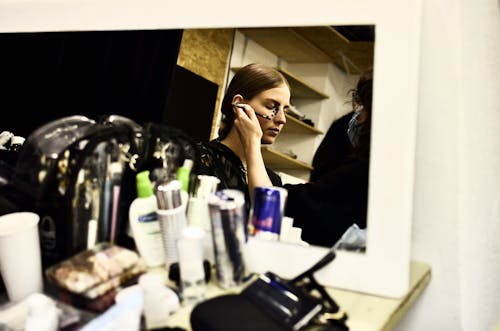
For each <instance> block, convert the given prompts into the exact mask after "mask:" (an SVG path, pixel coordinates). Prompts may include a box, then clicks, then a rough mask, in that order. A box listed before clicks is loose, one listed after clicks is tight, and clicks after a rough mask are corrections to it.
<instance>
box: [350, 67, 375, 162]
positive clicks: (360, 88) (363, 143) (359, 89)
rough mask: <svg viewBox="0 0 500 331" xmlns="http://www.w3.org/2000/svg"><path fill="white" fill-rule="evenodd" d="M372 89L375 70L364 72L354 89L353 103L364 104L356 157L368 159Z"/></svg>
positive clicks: (355, 152) (355, 150)
mask: <svg viewBox="0 0 500 331" xmlns="http://www.w3.org/2000/svg"><path fill="white" fill-rule="evenodd" d="M372 91H373V70H371V69H370V70H368V71H366V72H365V73H363V74H362V75H361V76H360V77H359V80H358V83H357V85H356V89H355V90H353V91H352V92H353V100H352V102H353V105H354V106H356V105H361V106H363V110H362V113H363V116H362V118H363V121H362V123H360V124H361V125H362V127H361V130H360V132H359V136H358V142H359V143H358V145H357V147H356V148H355V149H354V157H356V158H359V159H364V160H368V159H369V158H370V136H371V123H372Z"/></svg>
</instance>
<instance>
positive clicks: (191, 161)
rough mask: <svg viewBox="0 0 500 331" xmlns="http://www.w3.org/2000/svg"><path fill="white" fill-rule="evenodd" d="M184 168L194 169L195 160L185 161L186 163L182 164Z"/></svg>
mask: <svg viewBox="0 0 500 331" xmlns="http://www.w3.org/2000/svg"><path fill="white" fill-rule="evenodd" d="M182 166H183V167H184V168H187V169H189V170H191V169H193V160H191V159H185V160H184V163H183V164H182Z"/></svg>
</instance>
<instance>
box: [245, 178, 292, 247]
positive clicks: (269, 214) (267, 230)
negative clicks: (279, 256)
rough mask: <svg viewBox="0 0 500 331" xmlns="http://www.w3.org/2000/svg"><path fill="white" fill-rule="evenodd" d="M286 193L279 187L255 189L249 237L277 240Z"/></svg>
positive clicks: (258, 187) (259, 187)
mask: <svg viewBox="0 0 500 331" xmlns="http://www.w3.org/2000/svg"><path fill="white" fill-rule="evenodd" d="M287 193H288V192H287V191H286V190H285V189H284V188H281V187H275V186H271V187H265V186H257V187H255V189H254V198H253V207H252V213H251V216H250V220H251V221H250V225H249V232H250V235H253V236H256V237H261V238H264V239H271V240H278V238H279V234H280V230H281V219H282V218H283V212H284V210H285V202H286V198H287Z"/></svg>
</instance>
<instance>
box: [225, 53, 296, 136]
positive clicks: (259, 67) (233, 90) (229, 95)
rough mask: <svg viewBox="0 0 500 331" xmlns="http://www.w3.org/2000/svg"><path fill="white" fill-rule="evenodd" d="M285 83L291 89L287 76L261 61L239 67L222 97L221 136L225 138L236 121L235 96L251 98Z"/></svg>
mask: <svg viewBox="0 0 500 331" xmlns="http://www.w3.org/2000/svg"><path fill="white" fill-rule="evenodd" d="M282 84H285V85H286V86H288V88H289V89H290V85H289V84H288V81H287V80H286V78H285V77H284V76H283V75H282V74H281V73H280V72H279V71H278V70H276V69H274V68H271V67H268V66H265V65H263V64H259V63H251V64H248V65H246V66H244V67H243V68H241V69H239V70H238V71H237V72H236V74H235V75H234V77H233V79H231V82H230V83H229V86H228V88H227V90H226V94H225V95H224V99H222V104H221V112H222V119H221V125H220V129H219V138H220V139H224V138H225V137H226V136H227V134H228V133H229V131H230V130H231V128H232V127H233V122H234V111H233V106H232V100H233V97H234V96H235V95H236V94H241V95H242V96H243V98H245V99H246V100H250V99H252V98H253V97H255V96H256V95H257V94H259V93H261V92H262V91H266V90H269V89H272V88H275V87H278V86H280V85H282Z"/></svg>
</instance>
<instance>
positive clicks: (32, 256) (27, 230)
mask: <svg viewBox="0 0 500 331" xmlns="http://www.w3.org/2000/svg"><path fill="white" fill-rule="evenodd" d="M39 220H40V217H39V216H38V215H37V214H35V213H32V212H16V213H10V214H6V215H3V216H0V273H1V274H2V279H3V282H4V284H5V288H6V289H7V295H8V297H9V300H10V301H19V300H21V299H23V298H25V297H27V296H28V295H30V294H32V293H36V292H42V291H43V280H42V263H41V255H40V241H39V239H38V222H39Z"/></svg>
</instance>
